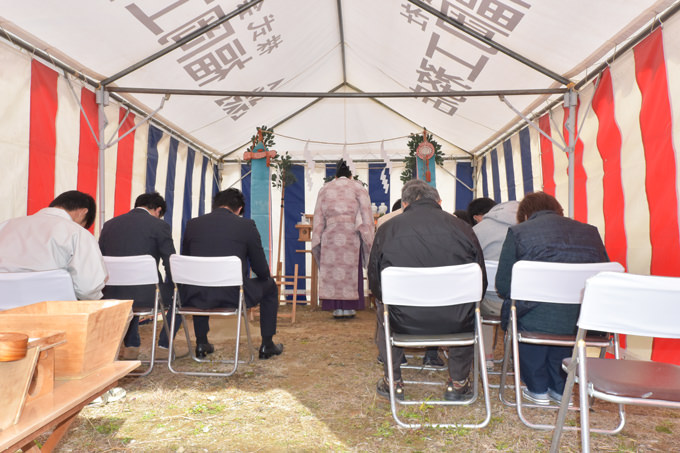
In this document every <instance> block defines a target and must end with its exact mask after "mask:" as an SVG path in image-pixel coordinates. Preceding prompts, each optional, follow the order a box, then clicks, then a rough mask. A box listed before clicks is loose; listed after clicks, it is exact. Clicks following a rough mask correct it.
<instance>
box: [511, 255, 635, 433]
mask: <svg viewBox="0 0 680 453" xmlns="http://www.w3.org/2000/svg"><path fill="white" fill-rule="evenodd" d="M623 270H624V269H623V266H621V265H620V264H619V263H616V262H608V263H549V262H539V261H518V262H517V263H515V265H514V266H513V267H512V282H511V285H510V297H511V299H512V306H511V307H510V323H509V325H508V334H509V335H510V338H511V342H512V348H508V347H507V346H508V345H507V343H506V349H505V355H504V358H503V369H502V371H501V384H500V390H499V396H500V398H501V401H502V402H503V403H504V404H506V405H508V406H516V408H517V415H518V416H519V419H520V420H521V421H522V423H524V424H525V425H526V426H528V427H530V428H535V429H553V428H554V426H553V425H548V424H540V423H532V422H530V421H529V420H528V419H527V418H526V417H525V415H524V411H523V408H524V407H533V408H542V409H546V408H548V409H557V408H558V407H559V406H557V405H552V404H551V405H548V406H543V405H538V404H529V403H523V402H522V387H521V383H520V371H519V368H520V359H519V343H527V344H538V345H545V346H568V347H572V346H573V345H574V343H575V341H576V335H556V334H550V333H543V332H527V331H521V332H520V331H518V329H517V322H518V319H517V308H516V306H515V303H516V301H518V300H526V301H532V302H539V303H553V304H580V303H581V299H582V297H583V288H584V287H585V282H586V279H588V278H589V277H592V276H594V275H596V274H598V273H600V272H623ZM585 341H586V342H587V344H588V346H590V347H596V348H600V350H602V351H604V350H605V349H606V348H607V347H608V346H609V345H610V344H611V341H610V340H609V337H608V336H607V337H603V336H600V335H589V336H587V337H586V339H585ZM511 350H512V355H513V368H514V373H515V376H514V377H515V379H514V381H515V403H512V402H510V401H508V400H507V399H506V398H505V396H504V392H505V380H506V379H505V378H506V374H507V368H508V362H509V360H510V351H511ZM563 399H564V398H563ZM573 409H577V408H573ZM603 432H611V431H603Z"/></svg>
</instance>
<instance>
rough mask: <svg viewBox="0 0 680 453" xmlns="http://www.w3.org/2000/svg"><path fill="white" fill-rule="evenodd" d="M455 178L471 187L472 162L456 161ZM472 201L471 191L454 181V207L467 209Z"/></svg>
mask: <svg viewBox="0 0 680 453" xmlns="http://www.w3.org/2000/svg"><path fill="white" fill-rule="evenodd" d="M456 178H458V179H459V180H460V181H463V182H464V183H465V184H467V186H468V187H472V163H471V162H458V163H456ZM471 201H472V191H471V190H470V189H468V188H467V187H465V186H464V185H463V184H461V183H460V182H459V181H456V209H467V207H468V205H469V204H470V202H471Z"/></svg>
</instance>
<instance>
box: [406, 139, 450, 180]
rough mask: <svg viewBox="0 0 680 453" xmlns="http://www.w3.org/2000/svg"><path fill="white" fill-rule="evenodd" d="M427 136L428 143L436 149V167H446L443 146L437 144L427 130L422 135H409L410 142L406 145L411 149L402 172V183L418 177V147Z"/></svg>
mask: <svg viewBox="0 0 680 453" xmlns="http://www.w3.org/2000/svg"><path fill="white" fill-rule="evenodd" d="M424 134H427V141H428V142H430V144H431V145H432V146H433V147H434V163H435V165H444V153H443V152H442V151H441V149H442V145H440V144H439V143H437V142H436V141H435V140H433V138H432V134H429V133H427V129H425V130H424V131H423V133H421V134H411V135H409V141H408V143H407V144H406V146H408V149H409V153H408V156H406V157H404V164H405V165H404V170H403V171H402V172H401V177H400V179H401V181H402V182H404V183H406V182H408V181H410V180H412V179H413V178H415V177H416V153H417V151H418V146H419V145H420V144H421V143H422V142H423V135H424Z"/></svg>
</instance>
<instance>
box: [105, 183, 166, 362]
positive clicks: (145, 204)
mask: <svg viewBox="0 0 680 453" xmlns="http://www.w3.org/2000/svg"><path fill="white" fill-rule="evenodd" d="M166 209H167V205H166V204H165V200H164V199H163V197H162V196H161V195H160V194H159V193H158V192H151V193H144V194H141V195H140V196H138V197H137V199H136V200H135V207H134V209H132V210H131V211H130V212H127V213H125V214H122V215H119V216H117V217H114V218H113V219H111V220H109V221H107V222H106V223H105V224H104V227H103V228H102V232H101V234H100V235H99V248H100V249H101V251H102V254H103V255H104V256H135V255H151V256H153V257H154V259H155V260H156V265H157V266H158V264H159V263H160V261H161V260H162V261H163V267H164V268H165V276H166V278H165V281H163V279H162V278H161V274H160V272H159V273H158V280H159V282H162V283H161V284H160V295H161V299H162V301H163V303H164V305H165V306H170V304H171V302H172V278H171V275H170V255H172V254H173V253H175V245H174V243H173V242H172V234H171V232H170V225H168V223H166V222H164V221H163V220H161V218H162V217H163V214H165V210H166ZM155 296H156V290H155V287H154V285H142V286H106V287H105V288H104V297H105V298H107V299H132V300H133V301H134V306H135V307H136V308H151V307H153V303H154V299H155ZM154 322H155V320H154ZM176 327H177V326H176ZM159 343H160V344H161V346H165V347H167V343H168V341H167V335H165V331H164V330H162V331H161V339H160V341H159ZM140 344H141V343H140V338H139V316H135V317H133V318H132V321H130V326H129V327H128V330H127V333H126V334H125V337H124V338H123V345H124V347H125V349H124V350H123V351H122V353H123V354H122V355H123V358H124V359H137V356H138V355H139V346H140Z"/></svg>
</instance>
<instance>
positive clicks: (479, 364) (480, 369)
mask: <svg viewBox="0 0 680 453" xmlns="http://www.w3.org/2000/svg"><path fill="white" fill-rule="evenodd" d="M383 316H384V328H385V345H386V353H387V354H386V355H387V376H388V384H389V387H390V408H391V411H392V417H393V418H394V420H395V421H396V422H397V424H398V425H399V426H401V427H404V428H416V429H417V428H422V427H425V426H429V427H433V428H437V427H440V428H446V427H456V428H483V427H485V426H486V425H488V424H489V421H490V420H491V401H490V400H489V380H488V374H487V370H486V364H485V363H484V344H483V341H482V336H481V328H482V324H481V318H480V317H479V308H477V309H476V313H475V329H476V331H475V334H474V340H473V342H472V346H473V347H474V348H475V352H474V359H473V361H474V364H473V379H474V382H473V397H472V398H471V399H470V400H466V401H446V400H427V401H420V400H412V401H410V400H406V401H397V399H396V397H395V393H394V371H393V368H392V367H393V363H394V358H393V356H392V346H393V341H392V336H391V334H390V327H389V316H388V311H387V308H385V311H384V314H383ZM433 345H434V344H433ZM464 345H465V344H464ZM453 346H455V345H453ZM480 373H481V379H482V389H483V393H484V404H485V409H486V416H485V418H484V419H483V420H482V421H481V422H479V423H418V424H409V423H405V422H403V421H402V420H401V419H400V418H399V414H398V411H397V404H398V405H400V406H401V405H404V406H420V405H423V404H427V405H433V406H437V405H439V406H467V405H470V404H472V403H474V402H475V401H476V399H477V398H478V395H479V382H478V381H479V378H480ZM409 382H410V381H409ZM419 383H422V382H419Z"/></svg>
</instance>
